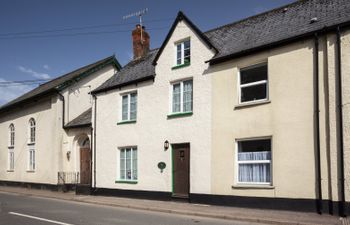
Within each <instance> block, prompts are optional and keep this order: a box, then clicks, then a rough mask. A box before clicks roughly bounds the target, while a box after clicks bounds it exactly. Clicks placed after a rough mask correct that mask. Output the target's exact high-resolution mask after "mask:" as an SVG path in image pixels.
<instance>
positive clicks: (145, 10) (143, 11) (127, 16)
mask: <svg viewBox="0 0 350 225" xmlns="http://www.w3.org/2000/svg"><path fill="white" fill-rule="evenodd" d="M147 12H148V8H144V9H141V10H139V11H137V12H133V13H130V14H128V15H126V16H123V20H126V19H130V18H132V17H139V20H140V26H141V43H143V39H142V30H143V29H142V28H143V26H142V16H143V15H145V14H146V13H147Z"/></svg>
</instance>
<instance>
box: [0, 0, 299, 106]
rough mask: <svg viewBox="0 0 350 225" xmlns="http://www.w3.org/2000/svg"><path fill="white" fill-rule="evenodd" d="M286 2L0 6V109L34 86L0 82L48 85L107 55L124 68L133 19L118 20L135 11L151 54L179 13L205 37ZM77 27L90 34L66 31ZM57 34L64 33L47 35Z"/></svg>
mask: <svg viewBox="0 0 350 225" xmlns="http://www.w3.org/2000/svg"><path fill="white" fill-rule="evenodd" d="M290 2H293V0H215V1H208V0H205V1H204V0H202V1H200V0H176V1H175V0H173V1H167V0H128V1H115V0H98V1H97V0H95V1H91V0H74V1H72V0H51V1H48V0H31V1H25V0H21V1H20V0H1V1H0V27H1V30H0V105H1V104H4V103H5V102H7V101H9V100H11V99H14V98H15V97H17V96H19V95H21V94H23V93H25V92H27V91H29V90H31V89H32V88H34V87H35V86H36V85H37V84H36V85H17V86H4V85H1V82H6V81H18V80H32V79H52V78H55V77H57V76H61V75H63V74H65V73H68V72H70V71H72V70H74V69H77V68H79V67H81V66H84V65H87V64H90V63H92V62H94V61H97V60H99V59H102V58H105V57H107V56H110V55H112V54H115V55H116V57H117V59H118V60H119V62H120V63H121V64H122V65H125V64H126V63H127V62H128V61H129V60H130V59H131V57H132V46H131V30H132V29H133V28H134V27H135V24H136V23H137V22H138V18H136V17H134V18H130V19H127V20H123V16H124V15H128V14H129V13H132V12H135V11H138V10H140V9H143V8H148V12H147V14H146V15H145V16H144V21H145V23H144V25H145V26H146V29H147V30H148V32H149V34H150V36H151V48H156V47H159V46H160V45H161V43H162V41H163V40H164V38H165V36H166V34H167V32H168V31H169V28H170V26H171V24H172V22H173V20H174V19H175V17H176V14H177V12H178V11H179V10H182V11H183V12H184V13H185V14H186V15H187V16H188V17H189V18H190V19H191V20H192V21H193V22H194V23H195V24H196V25H197V26H198V27H199V28H200V29H201V30H202V31H206V30H209V29H211V28H215V27H217V26H221V25H224V24H227V23H231V22H234V21H236V20H239V19H242V18H245V17H248V16H252V15H255V14H257V13H261V12H264V11H267V10H269V9H272V8H275V7H279V6H282V5H285V4H288V3H290ZM101 25H102V26H101ZM82 27H90V28H88V29H70V28H82ZM91 27H94V28H91ZM61 29H66V30H65V31H60V32H46V31H48V30H61ZM67 29H68V30H67ZM28 32H33V33H28ZM38 32H40V33H38ZM13 33H17V34H15V35H14V34H13ZM18 33H22V34H18ZM23 33H26V34H23ZM81 33H85V34H81ZM86 33H89V34H86ZM66 35H70V36H66ZM34 36H35V37H34ZM38 36H40V37H38Z"/></svg>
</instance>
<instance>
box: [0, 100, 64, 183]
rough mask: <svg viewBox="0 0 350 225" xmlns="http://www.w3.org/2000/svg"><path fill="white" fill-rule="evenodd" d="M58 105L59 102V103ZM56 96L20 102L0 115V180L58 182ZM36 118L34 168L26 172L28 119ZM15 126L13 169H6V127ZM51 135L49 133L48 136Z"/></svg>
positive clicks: (58, 125) (7, 133) (58, 123)
mask: <svg viewBox="0 0 350 225" xmlns="http://www.w3.org/2000/svg"><path fill="white" fill-rule="evenodd" d="M58 104H59V103H58ZM57 108H58V105H57V98H56V97H55V96H52V97H47V98H45V99H42V100H40V101H39V102H37V103H35V104H31V105H23V108H21V109H18V108H17V109H15V110H13V111H11V112H9V113H6V114H2V115H1V117H0V137H1V141H0V180H7V181H20V182H35V183H49V184H56V183H57V169H58V168H57V167H58V163H57V162H58V158H57V156H58V150H59V144H58V142H57V139H59V128H60V122H59V119H58V117H57ZM30 118H34V119H35V121H36V143H35V154H36V169H35V172H28V171H27V169H28V167H27V166H28V149H29V148H28V145H27V141H28V122H29V119H30ZM11 123H13V124H14V126H15V147H14V152H15V168H14V171H13V172H8V171H7V169H8V147H7V145H8V136H9V132H8V128H9V126H10V124H11ZM48 134H50V135H48Z"/></svg>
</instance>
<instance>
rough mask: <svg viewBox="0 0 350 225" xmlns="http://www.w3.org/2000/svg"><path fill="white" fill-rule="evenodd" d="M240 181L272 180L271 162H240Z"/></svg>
mask: <svg viewBox="0 0 350 225" xmlns="http://www.w3.org/2000/svg"><path fill="white" fill-rule="evenodd" d="M238 179H239V182H247V183H249V182H261V183H270V182H271V169H270V163H261V164H240V165H239V175H238Z"/></svg>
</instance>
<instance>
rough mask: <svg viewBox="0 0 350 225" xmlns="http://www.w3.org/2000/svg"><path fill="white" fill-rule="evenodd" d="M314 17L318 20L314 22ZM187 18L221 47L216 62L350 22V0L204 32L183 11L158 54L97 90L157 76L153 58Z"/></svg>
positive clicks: (314, 1)
mask: <svg viewBox="0 0 350 225" xmlns="http://www.w3.org/2000/svg"><path fill="white" fill-rule="evenodd" d="M313 18H317V21H316V22H312V19H313ZM183 19H184V20H186V22H188V23H189V24H190V25H191V27H192V29H194V31H195V32H196V33H198V34H200V36H204V37H206V38H204V39H203V40H204V41H209V42H210V44H211V45H212V46H213V47H214V48H215V50H217V53H216V54H215V56H214V57H213V58H212V59H210V60H209V62H210V63H211V64H213V63H218V62H221V61H224V60H226V59H230V58H232V57H237V56H239V55H241V54H244V53H247V52H251V51H252V50H256V49H262V48H263V47H272V46H273V45H274V44H277V43H283V42H286V41H288V40H292V39H293V38H294V39H295V38H297V37H304V36H305V35H306V34H308V35H312V34H313V33H314V32H316V31H317V32H320V31H323V30H326V29H327V28H332V27H334V26H337V25H344V24H349V25H350V0H300V1H296V2H294V3H291V4H288V5H285V6H282V7H280V8H276V9H273V10H271V11H267V12H264V13H261V14H258V15H255V16H252V17H249V18H246V19H243V20H240V21H236V22H234V23H230V24H227V25H224V26H221V27H218V28H215V29H212V30H209V31H206V32H204V33H202V32H201V31H200V30H199V29H198V28H197V27H196V26H195V25H194V24H193V23H192V22H191V21H190V20H189V19H188V18H187V17H186V16H185V15H184V14H183V13H182V12H181V11H180V12H179V13H178V16H177V18H176V20H175V21H174V23H173V26H172V27H171V28H170V31H169V33H168V35H167V37H166V38H165V41H164V42H163V44H162V47H161V48H160V50H159V52H158V54H157V51H158V50H154V51H152V52H150V54H149V55H147V56H146V58H145V59H142V60H133V61H131V62H130V63H129V64H127V65H126V66H125V67H124V68H123V69H122V70H121V71H120V72H118V73H117V74H116V75H114V76H113V77H112V78H111V79H109V80H108V81H106V82H105V83H104V84H103V85H101V86H100V87H99V88H97V89H95V90H94V91H93V93H94V92H95V93H97V92H101V91H104V90H109V89H113V88H116V87H120V86H123V85H126V84H130V83H133V82H138V81H140V79H141V78H145V77H149V75H151V76H155V74H154V71H155V69H154V66H152V65H151V64H152V61H153V64H154V65H155V64H156V61H157V58H158V57H159V55H160V54H161V51H162V48H164V45H165V44H166V42H167V41H168V39H169V35H171V33H172V31H173V30H174V27H175V25H176V24H177V22H178V21H179V20H183ZM294 39H293V40H294ZM152 58H153V60H151V59H152Z"/></svg>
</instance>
